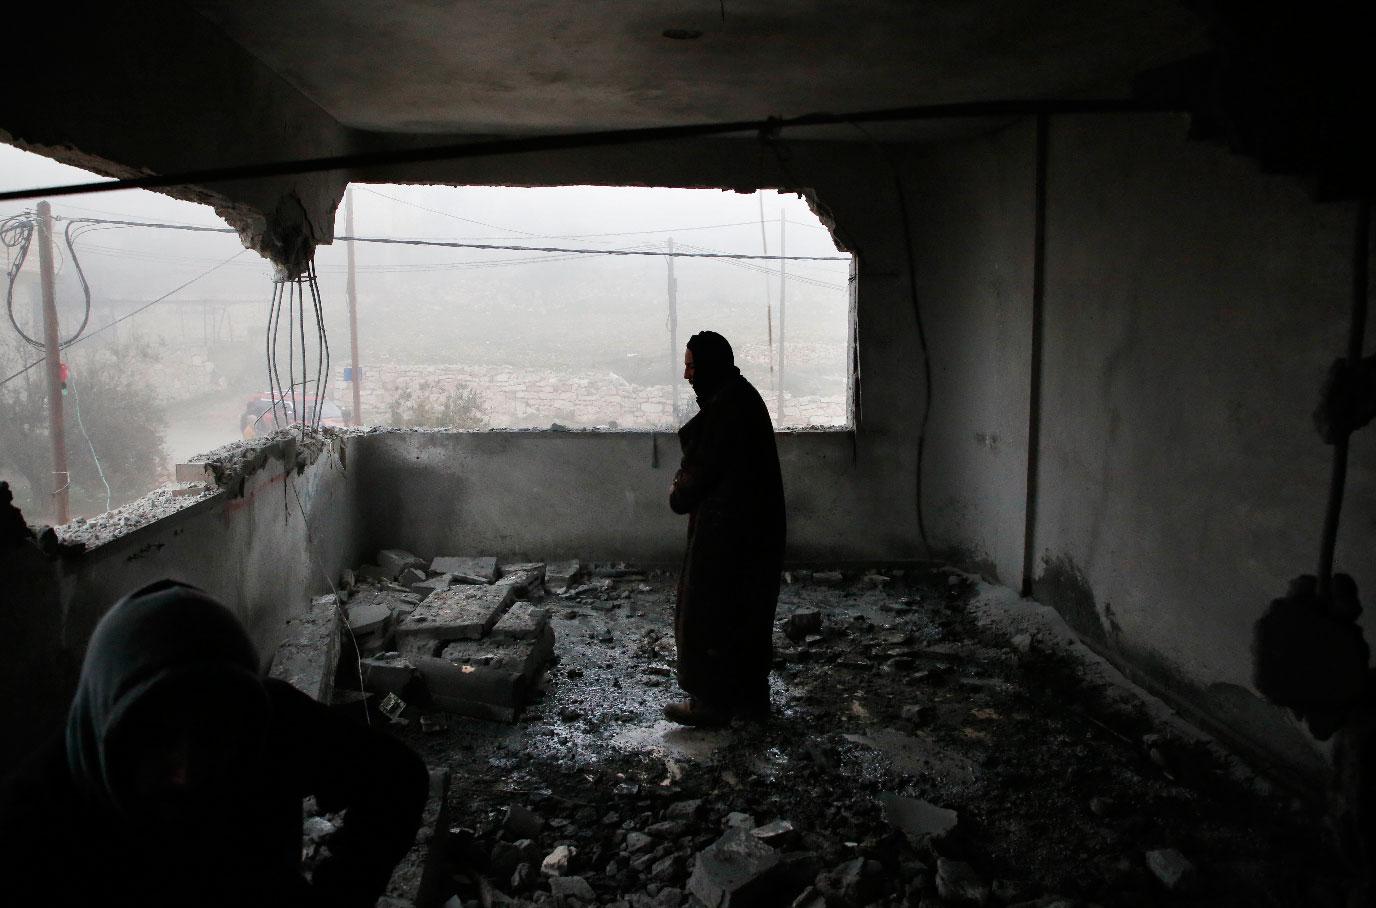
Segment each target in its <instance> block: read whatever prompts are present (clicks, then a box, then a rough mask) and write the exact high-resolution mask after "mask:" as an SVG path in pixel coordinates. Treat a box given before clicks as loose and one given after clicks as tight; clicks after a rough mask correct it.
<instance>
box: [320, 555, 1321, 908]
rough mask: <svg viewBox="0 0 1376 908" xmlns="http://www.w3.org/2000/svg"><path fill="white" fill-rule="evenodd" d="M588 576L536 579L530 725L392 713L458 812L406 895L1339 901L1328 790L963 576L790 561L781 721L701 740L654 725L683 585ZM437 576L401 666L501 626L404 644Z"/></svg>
mask: <svg viewBox="0 0 1376 908" xmlns="http://www.w3.org/2000/svg"><path fill="white" fill-rule="evenodd" d="M379 560H380V561H381V560H382V558H381V557H380V558H379ZM435 567H436V566H435V565H434V564H433V563H432V564H430V565H426V566H425V568H424V570H425V574H426V577H425V581H428V580H432V579H434V574H433V572H432V569H433V568H435ZM440 567H452V568H455V570H454V571H452V572H450V571H446V572H443V573H453V574H454V575H456V576H458V575H462V576H464V577H465V578H475V579H477V580H480V581H483V582H482V583H481V584H476V583H469V584H466V585H467V586H469V587H470V588H476V589H486V590H488V591H489V593H488V594H487V595H488V596H501V597H503V598H505V593H499V592H496V591H497V590H498V589H499V587H498V584H499V583H500V581H501V579H502V576H501V569H500V567H498V569H497V571H496V572H493V574H495V575H493V576H491V577H490V579H491V581H492V582H490V583H489V582H487V581H488V579H489V576H490V575H489V572H488V571H487V570H486V568H487V567H488V565H487V564H484V565H472V564H462V565H460V564H452V565H440ZM508 567H509V568H512V570H511V571H510V572H509V573H507V574H506V576H511V575H512V574H514V573H517V571H516V570H515V567H516V566H508ZM389 568H390V565H389V566H387V568H384V569H389ZM521 569H522V570H524V569H528V568H527V567H526V566H521ZM587 573H588V575H589V576H588V577H587V578H586V580H585V581H583V582H579V581H578V580H576V579H574V578H568V577H562V576H561V579H560V580H559V581H557V583H556V582H555V581H553V580H552V579H551V578H552V576H553V574H554V568H553V565H550V566H549V567H548V568H547V570H546V572H545V577H546V583H547V584H548V585H549V586H550V587H554V588H555V589H553V590H549V591H545V592H544V593H543V598H541V596H542V592H541V591H540V590H538V589H534V588H532V589H528V590H527V592H526V594H525V595H526V596H527V598H528V599H530V600H531V601H530V602H529V603H528V604H529V606H530V607H531V608H533V609H539V607H540V606H541V605H543V606H545V607H546V610H547V611H548V613H549V618H548V621H547V626H548V627H549V628H551V629H552V631H553V632H554V633H557V634H558V637H559V640H560V650H561V652H560V658H559V660H558V662H557V665H556V666H554V667H551V668H550V669H549V670H548V672H547V673H546V679H545V682H544V683H543V684H540V685H536V686H535V687H533V688H532V689H531V695H532V696H533V697H534V700H533V702H532V703H530V705H528V706H527V708H526V709H525V710H524V711H522V712H520V713H519V714H518V715H516V716H515V721H514V722H492V721H482V720H479V719H473V718H467V717H464V716H456V717H452V718H451V720H450V721H448V722H447V723H445V724H437V723H433V722H430V723H425V722H414V721H413V722H410V723H409V724H405V725H402V724H396V725H393V726H392V730H393V731H394V732H395V733H396V734H397V735H398V736H400V737H401V738H403V739H404V740H406V741H407V742H408V743H409V744H411V745H412V746H413V747H415V748H416V749H417V750H418V751H420V752H421V753H422V755H423V756H424V757H425V758H426V761H427V762H428V763H429V764H431V765H432V766H447V767H449V768H450V769H451V771H452V778H451V782H450V790H449V794H448V798H449V802H448V810H447V815H446V817H445V819H444V820H443V821H440V825H441V826H444V828H442V829H441V828H430V829H427V830H422V834H421V836H419V837H418V842H420V841H422V840H425V841H427V842H434V841H443V845H442V846H440V847H435V848H432V849H431V850H430V852H429V853H428V855H421V856H420V857H418V858H414V859H408V860H411V862H412V865H414V864H415V863H416V862H417V861H420V860H425V861H429V862H430V866H431V867H436V866H438V867H439V868H440V869H439V870H435V871H432V875H431V879H432V881H433V882H432V886H431V887H430V888H429V889H428V890H427V891H426V892H425V893H424V895H423V897H422V895H420V894H417V893H416V892H415V891H414V890H413V891H412V893H411V894H410V895H406V894H405V893H404V887H402V888H401V889H398V890H397V891H396V892H394V893H393V895H394V896H396V898H394V899H393V900H392V901H389V902H386V904H387V905H388V906H390V908H401V906H405V905H408V904H415V905H418V906H420V908H427V906H428V905H431V904H434V905H440V904H445V905H447V906H449V908H457V906H462V908H523V906H526V905H540V906H542V908H580V906H589V905H593V904H606V905H616V906H618V908H697V906H699V905H707V906H712V908H756V906H774V905H782V906H797V908H823V906H827V908H859V906H863V905H870V904H879V905H895V906H898V905H903V906H927V908H938V906H959V905H994V906H1005V905H1023V906H1032V905H1037V906H1052V905H1057V906H1092V905H1103V906H1120V905H1121V906H1134V905H1175V904H1193V905H1249V906H1251V905H1258V906H1266V905H1276V906H1280V905H1295V904H1305V905H1318V906H1325V905H1337V904H1340V903H1341V900H1340V897H1339V892H1340V890H1341V872H1340V870H1339V868H1338V866H1337V864H1336V862H1335V860H1334V859H1333V857H1332V855H1331V851H1330V850H1329V849H1328V848H1327V846H1326V845H1325V843H1324V842H1323V840H1322V837H1321V836H1318V835H1316V834H1315V827H1316V826H1317V825H1318V824H1319V821H1318V820H1317V819H1316V816H1315V815H1314V814H1313V813H1312V812H1311V810H1310V807H1309V806H1307V805H1304V804H1301V803H1299V802H1296V801H1293V800H1292V799H1291V798H1290V797H1288V796H1285V795H1282V794H1280V793H1278V792H1274V791H1271V792H1267V791H1264V790H1258V789H1259V788H1263V789H1264V786H1259V785H1258V784H1256V783H1252V784H1244V781H1243V780H1242V779H1243V777H1242V776H1239V775H1238V774H1236V773H1234V772H1232V771H1231V769H1230V767H1229V766H1227V765H1225V764H1223V763H1220V762H1219V761H1218V760H1217V758H1216V756H1215V755H1214V753H1213V752H1212V751H1210V750H1209V749H1207V748H1205V747H1203V746H1202V745H1200V744H1198V743H1196V742H1193V741H1191V740H1188V739H1186V738H1183V737H1181V736H1180V735H1179V734H1178V733H1177V732H1175V731H1174V730H1172V729H1171V728H1169V727H1166V726H1163V725H1162V724H1161V723H1160V722H1158V721H1156V720H1155V719H1154V718H1153V717H1152V715H1151V714H1149V713H1148V712H1147V711H1145V710H1144V709H1141V708H1137V707H1134V706H1132V705H1131V704H1130V703H1126V702H1125V701H1124V698H1122V697H1120V696H1110V695H1109V693H1110V692H1108V691H1104V690H1101V689H1099V688H1098V687H1097V686H1096V684H1095V683H1091V682H1088V681H1086V676H1085V674H1084V670H1083V667H1082V664H1081V661H1080V657H1079V656H1076V655H1075V654H1074V653H1072V652H1067V651H1064V650H1063V649H1061V648H1060V646H1059V644H1056V645H1053V644H1052V643H1051V642H1050V641H1049V640H1043V639H1040V638H1039V637H1037V636H1036V635H1035V634H1028V633H1025V632H1021V631H1013V632H1008V631H1003V630H1000V629H998V628H994V627H989V626H984V625H981V624H979V623H978V622H977V621H976V620H975V618H974V616H973V614H972V612H971V609H970V607H969V601H970V599H971V597H972V596H973V595H974V594H975V592H976V584H974V583H973V582H972V581H971V580H970V578H968V577H967V576H965V575H962V574H959V573H958V572H951V571H946V570H928V569H917V570H910V571H908V572H907V573H906V574H905V573H903V572H900V571H885V572H858V573H852V572H846V573H844V574H841V573H837V572H834V571H828V572H816V573H809V572H806V571H795V572H792V573H790V574H787V575H785V584H784V586H783V592H782V594H781V597H780V606H779V616H778V624H777V628H778V633H777V635H776V641H775V648H776V659H775V666H774V669H775V670H774V673H773V676H772V681H773V688H774V693H773V705H774V712H775V715H774V717H773V718H772V719H771V720H769V721H768V722H764V723H756V724H747V723H733V724H732V725H731V726H730V727H728V728H725V729H715V730H698V729H679V728H675V727H673V726H670V725H669V724H668V723H666V722H664V721H663V719H662V716H661V714H660V710H661V708H662V706H663V704H664V703H666V702H668V701H669V700H671V699H675V698H676V697H677V696H678V695H679V694H678V692H677V691H676V690H675V689H674V685H673V681H672V674H673V655H674V648H673V638H672V629H671V621H672V603H673V598H674V585H675V579H676V578H675V577H674V576H673V575H672V574H667V573H664V572H660V571H655V570H637V569H635V568H633V567H627V566H625V565H589V566H587ZM398 576H399V574H398ZM408 579H415V578H408ZM425 581H417V583H420V582H425ZM389 583H390V584H392V586H388V585H387V584H389ZM359 584H360V585H359V587H358V589H359V590H360V591H363V590H366V589H368V588H369V586H368V585H369V584H376V585H377V586H376V587H375V588H376V589H377V590H379V591H381V592H385V593H388V594H395V595H396V596H402V595H409V596H412V597H414V598H418V597H419V596H420V595H421V594H420V593H416V592H412V589H413V586H409V585H408V586H407V588H406V592H405V593H403V592H401V591H399V590H396V589H394V588H393V587H394V586H398V585H400V584H397V583H396V581H387V580H374V581H366V582H365V581H363V580H360V581H359ZM439 586H442V587H444V589H445V590H449V589H454V584H453V583H452V582H450V583H449V584H448V585H446V584H444V583H441V584H439ZM437 592H440V591H438V590H437V591H432V592H429V593H425V594H424V595H425V596H426V598H425V599H423V600H421V601H420V602H418V603H415V604H413V603H410V602H408V603H406V604H407V606H408V608H407V609H403V610H401V611H403V612H405V616H400V615H399V616H397V617H394V619H393V625H392V634H393V639H394V640H395V646H396V651H397V652H398V654H399V656H398V658H403V659H414V660H419V659H422V658H423V657H428V658H439V659H443V658H444V652H445V651H446V650H447V649H448V647H451V646H453V644H454V643H455V642H465V641H466V642H467V645H476V644H477V643H480V642H482V641H486V640H491V639H493V638H492V635H493V634H495V633H496V630H497V627H498V625H499V624H500V621H501V619H500V617H499V618H498V619H497V621H496V622H495V623H491V624H490V625H489V622H488V618H487V617H484V615H485V614H486V613H484V612H483V611H482V609H473V610H468V611H464V609H465V608H466V607H467V604H468V603H469V602H470V597H471V596H473V595H474V594H472V593H469V594H466V595H465V596H459V597H458V598H457V599H454V598H453V597H451V598H450V599H440V600H438V601H437V602H436V603H432V604H431V611H433V618H427V620H426V621H424V622H420V624H422V625H424V624H429V623H433V624H434V625H436V626H442V627H443V628H446V630H444V631H442V632H441V633H440V634H439V635H431V636H428V637H427V636H425V635H423V634H419V633H417V634H415V635H414V638H415V640H417V641H419V640H430V641H433V642H431V643H426V644H424V645H422V644H420V643H419V642H414V643H408V642H407V641H408V638H410V637H412V635H411V634H409V633H398V631H400V629H401V628H403V627H404V626H405V625H406V620H407V618H408V617H414V616H415V615H424V614H427V612H426V611H421V606H422V605H423V604H424V603H425V602H428V601H430V597H433V596H435V595H437ZM367 596H368V594H367V593H359V594H356V595H355V596H354V598H352V599H351V600H350V603H351V605H352V604H355V603H357V602H366V601H369V600H368V598H367ZM479 599H480V600H481V601H483V602H488V601H490V600H489V599H488V598H484V597H481V596H480V597H479ZM446 603H448V604H446ZM441 606H443V608H441ZM483 608H487V606H486V605H484V606H483ZM507 608H508V609H514V608H515V606H512V605H509V606H507ZM461 612H462V617H463V620H460V613H461ZM503 614H504V615H505V614H509V612H503ZM360 617H361V616H360ZM479 619H481V620H479ZM361 627H362V624H361V622H360V628H361ZM460 627H462V628H464V631H463V633H464V634H468V635H470V636H456V637H454V638H453V639H452V640H451V639H442V638H447V637H448V635H451V634H456V633H458V628H460ZM309 628H310V624H309V621H307V620H304V619H303V621H302V622H301V633H302V635H303V636H306V637H308V636H309ZM484 628H488V629H487V632H486V635H484V634H482V633H481V630H482V629H484ZM376 632H377V631H376V630H374V631H373V633H376ZM472 635H476V636H472ZM360 644H361V647H362V649H365V650H368V649H371V647H373V646H383V645H387V646H391V645H392V644H390V643H385V641H377V642H372V641H371V640H370V639H369V638H367V637H366V633H365V636H364V637H360ZM416 647H420V649H419V650H418V649H417V648H416ZM435 647H439V649H438V650H436V649H435ZM346 648H347V645H346ZM437 653H438V654H437ZM452 654H453V653H452V651H451V655H452ZM368 658H371V659H376V658H377V657H376V656H370V657H368ZM365 661H366V660H365ZM496 661H497V660H496V659H495V658H494V662H496ZM417 672H419V668H417ZM344 673H345V672H344V671H343V669H341V671H340V676H341V677H343V675H344ZM306 677H308V678H309V677H313V676H311V675H310V674H307V675H306ZM434 708H435V707H433V706H432V707H430V709H431V710H433V709H434ZM412 709H415V707H412ZM407 714H408V715H411V711H410V710H408V713H407ZM426 715H429V713H426ZM469 715H471V713H469ZM502 717H503V718H505V717H506V716H505V714H503V716H502ZM446 900H447V901H446Z"/></svg>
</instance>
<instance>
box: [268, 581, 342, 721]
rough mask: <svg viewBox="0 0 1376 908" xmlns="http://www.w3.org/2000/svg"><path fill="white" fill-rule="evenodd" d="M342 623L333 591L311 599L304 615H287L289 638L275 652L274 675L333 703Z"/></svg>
mask: <svg viewBox="0 0 1376 908" xmlns="http://www.w3.org/2000/svg"><path fill="white" fill-rule="evenodd" d="M340 624H341V622H340V620H339V608H338V606H337V605H336V603H335V598H334V596H333V595H330V596H319V597H317V598H315V599H313V600H311V604H310V606H309V607H308V608H307V609H306V613H305V614H304V615H294V616H292V617H290V618H288V619H287V623H286V628H285V632H284V635H283V636H284V637H285V638H286V639H285V640H284V641H283V643H282V645H281V646H279V647H278V648H277V652H276V653H275V654H274V655H273V658H272V670H271V672H270V673H269V674H270V676H271V677H273V678H277V679H278V680H281V681H286V682H287V683H288V684H290V685H291V686H292V687H294V688H296V689H297V690H299V691H301V692H302V693H304V694H306V695H308V696H310V697H312V698H314V699H315V700H318V701H320V702H321V703H329V702H330V700H331V699H332V694H333V693H334V673H335V667H336V665H337V664H338V659H339V633H340Z"/></svg>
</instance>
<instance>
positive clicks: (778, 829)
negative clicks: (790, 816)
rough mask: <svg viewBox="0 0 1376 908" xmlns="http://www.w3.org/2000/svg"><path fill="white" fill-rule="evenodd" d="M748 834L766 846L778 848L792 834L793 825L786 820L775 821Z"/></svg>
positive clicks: (757, 827)
mask: <svg viewBox="0 0 1376 908" xmlns="http://www.w3.org/2000/svg"><path fill="white" fill-rule="evenodd" d="M750 834H751V835H753V836H754V837H755V838H757V839H759V840H760V841H761V842H764V843H765V844H766V845H772V846H774V847H776V848H777V847H778V846H779V845H780V844H781V843H782V842H784V841H785V840H786V839H788V837H789V836H791V835H792V834H793V824H792V823H790V822H789V821H788V820H775V821H774V822H772V823H766V824H765V825H763V826H756V827H755V828H754V829H752V830H750Z"/></svg>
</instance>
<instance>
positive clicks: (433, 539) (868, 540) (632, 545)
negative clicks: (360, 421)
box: [349, 431, 875, 564]
mask: <svg viewBox="0 0 1376 908" xmlns="http://www.w3.org/2000/svg"><path fill="white" fill-rule="evenodd" d="M778 443H779V459H780V463H781V465H782V467H783V473H784V495H785V497H786V499H787V501H788V519H789V527H788V557H789V558H790V559H792V560H795V561H819V560H820V561H838V560H860V559H866V558H872V557H873V553H874V550H875V540H874V538H873V537H871V536H869V535H867V534H865V533H863V532H859V531H857V529H856V528H857V527H861V526H863V525H864V524H863V523H862V521H863V520H864V519H865V517H866V516H867V515H866V513H865V511H866V505H865V504H864V502H865V501H866V500H867V496H866V494H865V486H866V485H867V483H868V478H867V471H866V470H865V469H864V468H863V467H862V466H861V465H859V464H858V463H856V462H855V461H854V459H853V457H852V448H851V442H850V435H849V434H848V433H843V432H805V433H790V434H782V435H779V436H778ZM679 456H680V454H679V445H678V438H677V436H675V435H667V434H663V433H657V434H652V433H647V432H407V431H400V432H398V431H389V432H377V433H372V434H368V435H362V436H357V437H355V438H353V439H351V441H350V447H349V463H350V468H351V470H354V471H357V481H358V482H359V484H360V488H366V489H367V490H368V491H367V494H366V495H364V496H363V497H362V499H361V501H360V506H361V509H362V511H361V514H362V518H363V525H364V526H365V527H366V528H367V530H366V535H365V539H366V544H367V548H368V551H370V552H371V551H374V550H376V549H380V548H389V547H399V548H405V549H409V550H411V551H413V552H415V553H416V554H418V555H421V556H422V557H425V558H431V557H434V556H436V555H470V554H471V555H477V554H484V555H497V556H499V557H502V558H506V559H513V560H521V559H526V558H533V559H541V560H546V559H547V560H553V559H561V558H582V559H587V560H594V561H619V560H627V561H638V562H649V563H662V564H676V563H677V562H678V561H680V560H681V559H682V557H683V543H684V535H685V533H686V528H687V525H686V518H683V517H680V516H677V515H675V514H674V513H673V512H672V511H670V510H669V503H668V498H669V484H670V482H671V481H672V480H673V475H674V471H675V470H676V469H678V462H679ZM656 458H657V460H658V463H657V465H656Z"/></svg>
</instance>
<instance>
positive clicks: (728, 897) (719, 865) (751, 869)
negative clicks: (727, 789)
mask: <svg viewBox="0 0 1376 908" xmlns="http://www.w3.org/2000/svg"><path fill="white" fill-rule="evenodd" d="M779 863H780V859H779V853H778V852H777V851H775V850H774V849H773V848H770V847H769V846H768V845H766V844H765V843H764V842H761V841H760V840H759V839H757V838H755V837H754V836H752V835H751V834H750V833H749V831H747V830H745V829H740V828H731V829H728V830H727V831H726V832H725V833H724V834H723V835H722V837H721V838H719V839H717V840H716V841H715V842H713V843H712V844H711V845H708V846H707V847H706V848H704V849H703V850H702V851H701V852H699V853H698V856H697V860H696V861H695V863H694V865H693V873H692V875H691V876H690V877H689V878H688V891H689V892H691V893H692V894H693V895H695V896H697V897H698V898H699V899H700V900H701V901H702V903H703V904H704V905H706V906H707V908H752V906H755V905H762V904H765V903H767V902H769V901H771V900H772V899H773V897H774V895H775V893H774V892H773V889H774V884H773V876H774V873H773V871H774V870H775V869H776V868H777V867H778V866H779Z"/></svg>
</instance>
